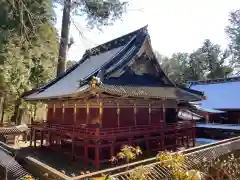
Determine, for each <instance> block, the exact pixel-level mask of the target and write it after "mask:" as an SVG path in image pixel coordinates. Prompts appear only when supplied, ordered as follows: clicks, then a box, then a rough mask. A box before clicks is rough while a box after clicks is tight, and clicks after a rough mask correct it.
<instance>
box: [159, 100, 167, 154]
mask: <svg viewBox="0 0 240 180" xmlns="http://www.w3.org/2000/svg"><path fill="white" fill-rule="evenodd" d="M162 109H163V110H162V117H161V120H160V121H161V122H160V124H161V125H163V130H162V132H161V149H162V150H164V149H165V145H164V144H165V143H164V141H165V134H164V131H165V128H166V126H165V123H166V114H165V113H166V109H165V104H164V103H163V105H162Z"/></svg>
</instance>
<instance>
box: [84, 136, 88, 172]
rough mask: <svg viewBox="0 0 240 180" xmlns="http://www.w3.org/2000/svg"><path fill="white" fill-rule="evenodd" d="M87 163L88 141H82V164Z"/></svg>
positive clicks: (85, 164)
mask: <svg viewBox="0 0 240 180" xmlns="http://www.w3.org/2000/svg"><path fill="white" fill-rule="evenodd" d="M87 165H88V141H84V166H85V167H86V168H87Z"/></svg>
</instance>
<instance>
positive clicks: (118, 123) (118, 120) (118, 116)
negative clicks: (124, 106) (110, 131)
mask: <svg viewBox="0 0 240 180" xmlns="http://www.w3.org/2000/svg"><path fill="white" fill-rule="evenodd" d="M117 127H118V128H119V127H120V106H119V103H117Z"/></svg>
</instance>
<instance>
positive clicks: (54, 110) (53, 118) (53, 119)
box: [52, 103, 56, 122]
mask: <svg viewBox="0 0 240 180" xmlns="http://www.w3.org/2000/svg"><path fill="white" fill-rule="evenodd" d="M55 112H56V105H55V103H54V104H53V117H52V121H53V122H55V121H56V119H55Z"/></svg>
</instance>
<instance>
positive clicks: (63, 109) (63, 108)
mask: <svg viewBox="0 0 240 180" xmlns="http://www.w3.org/2000/svg"><path fill="white" fill-rule="evenodd" d="M64 113H65V107H64V103H63V104H62V123H64Z"/></svg>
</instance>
